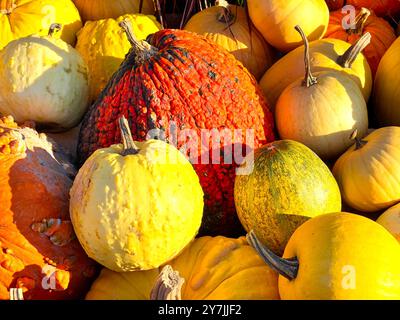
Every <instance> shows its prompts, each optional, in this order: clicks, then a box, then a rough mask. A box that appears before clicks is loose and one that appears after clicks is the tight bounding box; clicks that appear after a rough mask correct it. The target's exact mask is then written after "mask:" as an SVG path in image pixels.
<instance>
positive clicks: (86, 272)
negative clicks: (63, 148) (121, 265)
mask: <svg viewBox="0 0 400 320" xmlns="http://www.w3.org/2000/svg"><path fill="white" fill-rule="evenodd" d="M74 174H75V169H74V168H73V167H72V165H71V164H69V163H68V162H67V161H65V159H64V157H63V155H62V154H60V153H59V152H58V151H57V149H55V147H54V146H53V145H52V144H51V143H50V141H48V140H47V139H46V137H45V136H44V135H43V134H40V135H39V134H38V133H37V132H36V131H34V130H33V129H31V128H19V127H17V125H16V124H15V123H14V122H13V119H12V118H11V117H7V118H0V203H1V206H0V226H1V227H0V299H9V289H10V288H21V289H22V291H23V295H24V299H26V300H28V299H77V298H80V297H82V295H83V294H84V293H85V292H86V290H87V288H88V286H89V285H90V283H91V278H92V277H93V276H94V272H95V264H94V262H92V260H90V259H89V258H88V257H87V256H86V254H85V253H84V251H83V249H82V248H81V247H80V245H79V242H78V241H77V240H76V239H75V235H74V232H73V228H72V224H71V221H70V218H69V210H68V208H69V196H68V192H69V189H70V187H71V185H72V179H73V176H74Z"/></svg>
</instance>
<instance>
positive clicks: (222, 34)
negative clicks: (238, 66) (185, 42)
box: [185, 5, 274, 80]
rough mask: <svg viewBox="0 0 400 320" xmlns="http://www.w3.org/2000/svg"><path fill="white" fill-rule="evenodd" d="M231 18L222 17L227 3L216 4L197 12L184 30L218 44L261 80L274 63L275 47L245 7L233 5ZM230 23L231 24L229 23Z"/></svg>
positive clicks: (230, 8)
mask: <svg viewBox="0 0 400 320" xmlns="http://www.w3.org/2000/svg"><path fill="white" fill-rule="evenodd" d="M228 9H229V10H230V12H231V13H232V19H233V20H232V22H229V23H228V24H227V22H226V21H225V19H224V18H222V19H223V20H222V21H220V20H219V18H220V15H221V14H222V13H223V12H224V7H222V6H213V7H210V8H208V9H205V10H203V11H200V12H199V13H197V14H195V15H194V16H193V17H192V18H190V20H189V21H188V23H187V24H186V26H185V30H188V31H192V32H196V33H198V34H201V35H203V36H205V37H206V38H208V39H210V40H212V41H214V42H215V43H217V44H219V45H220V46H222V47H223V48H225V49H226V50H228V51H229V52H230V53H232V54H233V55H234V56H235V57H236V59H238V60H239V61H240V62H242V63H243V65H244V66H245V67H246V68H247V69H248V70H249V71H250V73H251V74H253V75H254V77H255V78H256V79H257V80H259V79H260V78H261V77H262V75H263V74H264V72H265V71H266V70H267V69H268V68H269V67H270V66H271V65H272V63H273V60H274V55H273V52H272V48H270V47H269V45H268V44H267V43H266V42H265V40H264V38H263V37H262V35H261V34H260V33H259V32H258V31H257V29H256V28H255V27H253V26H252V25H250V26H249V21H248V18H247V16H246V11H245V9H244V8H242V7H239V6H235V5H230V6H229V7H228ZM227 25H229V27H227Z"/></svg>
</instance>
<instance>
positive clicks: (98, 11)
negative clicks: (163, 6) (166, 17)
mask: <svg viewBox="0 0 400 320" xmlns="http://www.w3.org/2000/svg"><path fill="white" fill-rule="evenodd" d="M73 1H74V3H75V5H76V7H77V8H78V9H79V12H80V14H81V17H82V20H83V21H87V20H92V21H96V20H101V19H108V18H113V19H116V18H118V17H119V16H122V15H124V14H128V13H143V14H154V4H153V1H152V0H112V1H110V0H96V1H93V0H73ZM141 2H142V6H140V3H141Z"/></svg>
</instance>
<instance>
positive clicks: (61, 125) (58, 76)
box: [0, 24, 89, 131]
mask: <svg viewBox="0 0 400 320" xmlns="http://www.w3.org/2000/svg"><path fill="white" fill-rule="evenodd" d="M59 28H60V26H59V25H57V24H54V25H52V26H51V27H50V32H49V35H47V36H39V35H32V36H29V37H26V38H21V39H18V40H14V41H12V42H10V43H9V44H8V45H7V46H6V47H5V48H4V49H3V50H1V51H0V74H1V75H2V77H1V78H0V101H1V102H0V113H2V114H4V115H12V116H13V117H14V118H15V120H16V121H18V122H24V121H35V122H36V123H37V124H38V125H39V126H41V127H43V128H46V129H48V130H55V131H62V130H66V129H69V128H72V127H74V126H76V125H77V124H78V123H79V121H80V120H81V118H82V116H83V114H84V112H85V111H86V108H87V104H88V95H89V85H88V75H87V66H86V64H85V62H84V61H83V59H82V57H81V56H80V55H79V53H78V52H77V51H76V50H75V49H74V48H72V47H71V46H70V45H69V44H67V43H66V42H64V41H63V40H61V39H58V38H57V37H56V36H55V35H54V33H55V32H56V30H57V29H59ZM21 72H22V73H23V75H22V74H21Z"/></svg>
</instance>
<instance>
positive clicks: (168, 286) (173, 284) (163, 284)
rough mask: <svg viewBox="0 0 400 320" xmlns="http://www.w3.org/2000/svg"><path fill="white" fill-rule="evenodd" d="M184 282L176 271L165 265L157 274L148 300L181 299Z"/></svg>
mask: <svg viewBox="0 0 400 320" xmlns="http://www.w3.org/2000/svg"><path fill="white" fill-rule="evenodd" d="M184 282H185V279H183V278H182V277H181V276H180V275H179V272H178V271H175V270H174V269H172V267H171V266H169V265H167V266H165V267H164V268H163V269H162V270H161V273H160V274H159V276H158V278H157V280H156V283H155V285H154V287H153V289H152V290H151V293H150V300H182V295H181V293H182V286H183V283H184Z"/></svg>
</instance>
